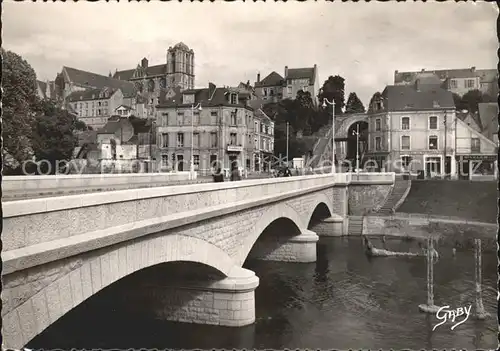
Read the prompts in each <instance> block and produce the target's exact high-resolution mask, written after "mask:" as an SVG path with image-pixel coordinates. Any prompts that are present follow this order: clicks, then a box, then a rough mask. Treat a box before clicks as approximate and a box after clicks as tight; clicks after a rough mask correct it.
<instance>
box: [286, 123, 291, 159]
mask: <svg viewBox="0 0 500 351" xmlns="http://www.w3.org/2000/svg"><path fill="white" fill-rule="evenodd" d="M289 125H290V124H289V123H288V122H286V164H287V166H288V143H289V140H288V134H289V129H288V128H289Z"/></svg>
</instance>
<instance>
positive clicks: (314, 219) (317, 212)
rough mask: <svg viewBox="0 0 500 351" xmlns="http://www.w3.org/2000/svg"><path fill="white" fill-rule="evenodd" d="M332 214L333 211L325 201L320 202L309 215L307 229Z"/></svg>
mask: <svg viewBox="0 0 500 351" xmlns="http://www.w3.org/2000/svg"><path fill="white" fill-rule="evenodd" d="M332 214H333V213H332V211H331V209H330V208H329V207H328V206H327V205H326V203H324V202H320V203H319V204H317V205H316V207H315V208H314V210H313V212H312V213H311V215H310V217H309V221H308V225H307V229H310V228H311V227H313V226H314V225H316V224H318V223H321V221H323V220H324V219H326V218H329V217H331V216H332Z"/></svg>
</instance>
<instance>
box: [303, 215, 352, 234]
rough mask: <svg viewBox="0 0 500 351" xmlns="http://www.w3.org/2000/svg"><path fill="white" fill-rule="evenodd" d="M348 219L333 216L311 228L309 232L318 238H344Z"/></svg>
mask: <svg viewBox="0 0 500 351" xmlns="http://www.w3.org/2000/svg"><path fill="white" fill-rule="evenodd" d="M347 225H348V219H347V218H344V217H342V216H339V215H336V214H334V215H333V216H331V217H329V218H326V219H323V220H321V221H320V222H319V223H316V224H314V225H313V226H311V230H313V231H314V232H316V233H317V234H318V235H319V236H344V235H347Z"/></svg>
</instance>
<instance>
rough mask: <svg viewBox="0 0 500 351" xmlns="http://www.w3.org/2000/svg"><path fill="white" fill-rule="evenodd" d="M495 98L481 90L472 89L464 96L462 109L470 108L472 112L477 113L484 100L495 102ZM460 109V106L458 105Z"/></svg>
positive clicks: (461, 104) (461, 103) (461, 102)
mask: <svg viewBox="0 0 500 351" xmlns="http://www.w3.org/2000/svg"><path fill="white" fill-rule="evenodd" d="M494 101H495V100H494V99H493V98H492V97H491V96H489V95H488V94H485V93H483V92H481V91H480V90H477V89H476V90H470V91H468V92H466V93H465V94H464V96H462V99H461V101H460V109H465V110H468V111H469V112H471V113H476V112H477V111H478V108H479V104H480V103H482V102H494ZM457 109H458V107H457Z"/></svg>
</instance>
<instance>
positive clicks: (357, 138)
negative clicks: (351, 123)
mask: <svg viewBox="0 0 500 351" xmlns="http://www.w3.org/2000/svg"><path fill="white" fill-rule="evenodd" d="M352 134H353V135H356V174H358V177H359V123H358V124H357V125H356V130H353V131H352Z"/></svg>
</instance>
